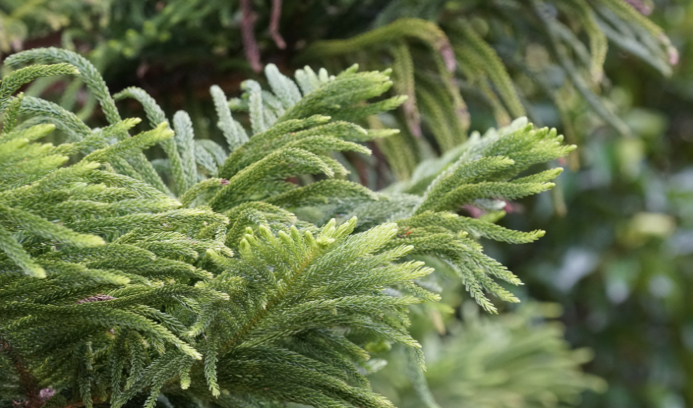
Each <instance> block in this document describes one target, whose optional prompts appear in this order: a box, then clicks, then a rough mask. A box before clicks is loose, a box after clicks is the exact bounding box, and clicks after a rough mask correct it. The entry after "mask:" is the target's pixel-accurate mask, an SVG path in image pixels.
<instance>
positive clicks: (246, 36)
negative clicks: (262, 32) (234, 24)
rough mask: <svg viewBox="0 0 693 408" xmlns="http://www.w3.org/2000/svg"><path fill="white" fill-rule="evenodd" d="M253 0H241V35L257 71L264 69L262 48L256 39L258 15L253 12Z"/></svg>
mask: <svg viewBox="0 0 693 408" xmlns="http://www.w3.org/2000/svg"><path fill="white" fill-rule="evenodd" d="M250 1H251V0H241V14H242V15H243V18H242V19H241V37H242V38H243V48H244V49H245V56H246V58H248V62H250V67H251V68H252V69H253V71H255V72H260V71H262V64H260V49H259V48H258V46H257V41H255V19H256V18H257V15H256V14H255V13H254V12H253V8H252V5H251V4H250Z"/></svg>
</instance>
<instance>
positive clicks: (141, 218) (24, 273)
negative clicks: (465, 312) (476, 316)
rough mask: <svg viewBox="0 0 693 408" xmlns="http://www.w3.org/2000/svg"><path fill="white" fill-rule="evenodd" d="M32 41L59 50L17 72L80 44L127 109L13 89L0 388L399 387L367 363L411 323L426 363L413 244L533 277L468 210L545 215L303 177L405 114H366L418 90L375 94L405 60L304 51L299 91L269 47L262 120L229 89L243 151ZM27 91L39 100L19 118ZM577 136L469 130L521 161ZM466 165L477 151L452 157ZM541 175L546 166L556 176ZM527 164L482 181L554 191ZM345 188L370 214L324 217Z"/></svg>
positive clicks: (136, 395) (241, 392)
mask: <svg viewBox="0 0 693 408" xmlns="http://www.w3.org/2000/svg"><path fill="white" fill-rule="evenodd" d="M31 61H35V62H41V63H48V64H56V65H48V66H44V65H31V66H29V67H27V68H23V69H20V70H17V71H15V72H14V73H12V74H10V75H9V76H7V77H6V78H5V80H4V81H3V84H2V89H3V90H5V89H8V90H10V89H16V86H15V85H14V84H18V83H23V82H24V81H25V78H27V77H29V78H32V77H34V76H36V75H38V74H34V72H38V73H39V74H40V73H44V74H53V73H56V72H60V73H63V72H69V73H73V74H75V73H77V71H75V70H74V68H71V65H66V64H74V65H75V66H77V67H78V69H79V71H78V75H79V76H80V78H81V80H82V81H84V83H85V84H87V86H89V87H90V89H92V90H93V92H94V94H95V95H96V98H97V99H98V100H99V102H100V103H101V105H102V108H103V109H104V112H105V113H106V118H107V119H108V120H109V122H110V126H107V127H104V128H101V129H91V128H89V127H88V126H87V125H86V124H84V123H83V122H81V120H80V119H79V118H77V117H76V116H74V115H72V114H70V113H69V112H67V111H65V110H63V109H62V108H59V107H57V106H56V105H54V104H52V103H51V102H47V101H42V100H40V99H36V98H27V97H24V98H21V97H18V98H17V99H16V100H17V101H18V102H16V103H15V102H11V103H9V104H7V108H6V120H7V122H6V123H9V124H10V126H11V127H14V129H13V130H12V131H10V132H7V133H4V134H3V135H2V137H1V138H0V155H2V158H3V160H2V163H3V164H2V166H1V167H0V171H1V172H2V173H1V174H2V177H0V180H2V182H1V184H0V188H2V194H0V214H1V215H2V216H1V217H0V226H1V227H0V239H1V241H0V244H1V246H0V248H2V253H1V255H0V270H1V271H2V274H1V275H0V316H1V317H0V341H1V342H2V350H3V354H2V357H1V358H0V375H1V376H2V378H5V379H9V384H10V386H9V387H4V388H3V389H2V391H1V392H2V394H0V398H2V399H3V401H10V400H20V401H25V403H26V404H27V406H34V405H39V404H43V403H44V402H46V400H47V399H48V398H51V397H47V396H46V394H45V393H44V394H42V393H41V392H39V390H42V389H49V390H52V391H51V392H57V393H58V394H59V396H56V397H52V398H51V401H52V402H51V403H52V404H55V405H56V406H67V405H70V404H73V403H76V402H77V401H81V403H82V404H84V405H85V406H86V407H91V406H94V405H98V404H102V403H110V405H111V406H113V407H121V406H124V405H128V404H137V401H140V402H139V403H142V401H144V405H145V406H146V407H153V406H154V405H156V404H157V401H158V400H159V399H160V398H166V399H168V400H169V401H171V402H172V403H178V404H189V403H193V402H195V403H203V404H212V405H215V406H239V405H245V404H247V403H261V402H262V401H265V402H268V403H272V404H274V403H278V402H297V403H302V404H309V405H314V406H335V407H337V406H345V407H346V406H362V407H384V406H391V405H390V403H389V402H388V401H387V400H385V399H384V398H382V397H381V396H378V395H377V394H375V393H373V392H372V391H370V390H369V389H368V388H367V387H366V385H367V381H366V379H365V377H364V376H363V374H364V373H368V372H369V370H370V369H369V365H368V364H367V359H368V353H367V352H366V350H365V349H364V348H363V347H365V346H366V345H368V344H371V343H377V342H392V343H399V344H402V345H405V346H407V347H409V348H411V349H412V350H413V353H414V354H415V355H418V357H417V358H416V360H417V363H416V366H417V367H419V370H420V369H421V367H422V364H423V357H422V355H421V353H420V346H419V345H418V343H417V342H416V341H415V340H413V339H412V338H411V337H410V335H409V334H408V332H407V325H408V319H407V316H406V313H407V311H408V306H410V305H413V304H415V303H420V302H423V301H434V300H436V299H438V296H437V295H435V294H433V293H431V292H429V291H428V290H427V289H425V287H424V286H421V283H420V280H421V279H423V278H424V277H426V276H427V275H428V274H430V273H431V271H432V269H430V268H427V267H424V264H423V263H422V262H420V261H415V260H413V259H411V257H410V256H411V255H414V254H422V253H426V254H432V255H436V256H441V257H443V258H446V259H448V260H449V261H450V262H452V263H453V264H454V265H456V266H458V267H460V268H462V267H465V268H467V269H464V270H462V269H461V271H462V272H461V274H462V275H461V276H462V278H463V280H464V281H465V283H466V284H467V285H468V286H469V287H470V291H472V294H473V295H474V296H475V297H476V298H477V299H478V300H479V301H480V302H481V303H482V304H483V305H484V306H485V307H486V308H487V309H489V310H493V306H492V305H491V304H490V303H489V302H488V301H487V300H486V299H485V298H484V297H483V294H482V293H481V288H486V289H487V290H489V291H491V292H492V293H494V294H497V295H501V298H504V299H506V300H514V298H513V297H512V296H511V295H510V294H509V292H506V291H504V290H502V289H501V288H500V287H498V286H497V285H496V284H495V283H493V281H491V278H490V277H489V275H488V274H493V275H497V276H498V277H500V278H501V279H506V280H510V281H511V282H514V283H518V282H519V281H518V280H517V279H516V278H515V277H514V276H513V275H511V274H510V273H509V272H507V271H506V270H505V269H504V268H503V267H502V266H500V264H498V263H496V262H495V261H493V260H491V259H490V258H488V257H486V256H485V255H483V254H482V253H481V252H480V247H479V246H478V244H476V243H474V241H472V240H470V239H469V238H467V237H466V232H464V231H465V230H469V231H476V232H477V233H479V234H482V235H483V234H486V235H487V236H493V237H498V238H500V239H505V240H514V241H518V242H519V241H527V240H531V239H534V238H536V237H537V236H538V235H539V234H537V233H532V234H529V235H526V234H522V233H518V232H510V231H507V230H504V229H501V228H500V227H497V226H495V225H493V224H490V223H484V222H480V221H478V220H469V221H461V220H460V217H458V216H457V215H455V214H454V213H452V212H448V211H447V210H449V209H452V208H453V207H454V206H453V205H452V202H451V201H450V205H446V206H445V208H431V209H427V210H426V211H422V212H416V208H420V207H421V206H423V205H426V203H427V199H426V198H424V199H419V198H417V197H415V196H411V197H412V198H414V199H413V200H411V199H410V200H406V199H404V200H401V199H398V198H397V197H396V196H394V195H393V196H392V197H389V196H387V195H382V196H381V195H377V194H375V193H373V192H371V191H369V190H367V189H365V188H363V187H361V186H359V185H357V184H355V183H352V182H348V181H346V180H340V179H333V180H330V179H326V180H322V181H319V182H316V183H312V184H307V185H302V186H299V185H296V184H293V183H291V182H289V181H287V180H289V179H290V178H292V177H297V176H303V175H317V174H322V175H324V176H326V177H328V178H331V177H334V176H337V175H342V174H346V173H347V170H346V169H345V168H344V167H343V166H342V165H341V164H340V163H339V162H338V161H337V160H335V159H334V158H332V157H331V152H334V151H345V150H352V151H356V152H361V153H368V152H369V150H368V149H366V148H365V147H363V146H362V145H360V144H358V142H362V141H367V140H371V139H373V138H375V137H385V136H388V135H391V134H392V133H393V132H390V131H368V130H365V129H363V128H361V127H359V126H358V125H356V124H354V123H353V122H351V121H353V120H360V119H362V118H364V117H366V116H369V115H372V114H376V113H378V112H381V111H383V110H386V109H392V108H393V107H396V106H397V105H399V104H400V103H401V102H402V98H400V97H394V98H390V99H385V100H381V101H379V102H375V103H371V104H365V103H364V101H366V100H367V99H370V98H373V97H377V96H379V95H380V94H382V93H383V92H385V91H386V90H387V89H388V88H389V87H390V86H391V82H390V81H389V78H388V74H389V73H388V72H384V73H379V72H365V73H358V72H356V67H353V68H351V69H349V70H347V71H345V72H343V73H341V74H339V75H337V76H335V77H329V76H326V75H324V74H320V76H317V75H315V74H314V73H312V71H310V70H308V69H306V70H305V71H301V72H300V73H299V74H298V75H297V76H298V77H299V78H302V81H303V84H302V86H301V88H302V90H303V93H301V91H300V90H299V87H298V86H297V85H296V84H295V83H294V82H293V81H291V80H290V79H289V78H287V77H284V76H283V75H282V74H280V73H279V72H278V71H277V70H276V68H275V67H273V66H269V67H268V68H267V76H268V79H269V83H270V86H271V88H272V92H271V93H270V92H267V91H262V90H261V89H260V88H259V85H258V84H256V83H253V82H248V83H247V85H246V89H247V92H246V93H245V94H244V97H243V99H242V100H240V101H238V102H237V103H236V104H235V105H241V106H247V108H248V110H249V113H250V118H251V127H252V129H253V135H252V137H250V138H249V139H246V140H244V139H243V138H242V136H241V135H244V134H245V130H242V127H241V125H240V124H239V123H238V122H236V121H235V120H234V119H233V117H232V116H231V114H230V112H229V111H228V108H227V107H226V106H225V105H224V104H221V103H219V98H220V95H219V94H218V90H213V92H215V93H216V94H217V95H215V98H216V99H217V111H218V113H219V116H220V122H219V126H220V127H221V128H222V130H226V131H227V132H228V133H227V141H228V142H229V146H228V147H229V151H230V152H231V153H230V154H229V155H228V157H226V153H224V152H223V150H221V149H222V148H221V147H220V146H218V145H216V144H212V143H214V142H211V141H198V143H193V140H194V138H193V135H192V128H191V124H190V120H189V118H188V116H187V115H186V114H185V113H182V112H179V113H177V114H176V115H175V116H174V128H175V130H177V131H178V132H179V133H178V134H177V135H175V136H174V131H173V130H172V129H170V125H169V121H168V120H167V119H166V116H165V114H164V113H163V110H162V109H161V108H160V107H158V105H156V103H155V101H154V100H153V99H152V98H151V97H149V96H148V95H147V94H146V93H145V92H144V91H142V90H141V89H136V88H129V89H126V90H125V91H123V92H121V93H119V94H118V95H116V99H121V98H125V97H131V98H135V99H137V100H138V101H139V102H140V103H141V104H142V105H143V106H144V110H145V112H146V114H147V117H148V118H149V121H150V127H151V128H152V129H151V130H147V131H144V132H141V133H138V134H135V135H134V136H130V135H129V133H130V131H131V130H132V129H133V127H134V126H135V125H136V124H138V123H139V122H140V120H139V119H125V120H122V119H121V117H120V114H119V112H118V110H117V108H116V106H115V103H114V99H113V98H112V97H111V95H110V92H109V91H108V89H107V87H106V85H105V83H104V82H103V80H102V79H101V77H100V76H99V75H98V72H96V71H95V69H94V68H93V66H91V65H90V64H89V63H88V62H87V61H86V60H84V59H82V58H81V57H79V56H77V55H75V54H73V53H70V52H67V51H64V50H58V49H36V50H31V51H26V52H23V53H19V54H15V55H13V56H12V57H11V58H9V59H8V61H7V62H8V64H11V65H13V66H17V65H20V64H23V63H29V62H31ZM27 73H30V74H27ZM27 75H28V76H27ZM6 83H7V84H9V85H7V86H5V84H6ZM6 93H7V96H8V97H9V91H8V92H6ZM221 96H223V95H221ZM223 98H224V99H225V97H223ZM13 101H14V100H13ZM245 101H247V105H245V104H244V102H245ZM232 105H233V103H232ZM10 109H13V110H12V111H10ZM282 110H283V112H282ZM18 112H21V113H23V114H24V115H26V114H29V117H28V118H27V117H26V116H21V117H20V119H24V120H23V121H21V120H20V121H19V122H18V124H17V125H16V126H15V125H14V123H15V122H16V121H17V113H18ZM325 114H330V115H331V116H326V115H325ZM42 121H43V122H57V123H61V126H57V127H58V128H59V129H60V130H61V131H62V133H63V134H64V136H65V138H66V139H67V140H68V142H67V143H63V144H59V145H57V146H55V145H53V144H50V143H39V142H38V141H37V140H38V139H40V138H42V137H46V136H47V135H48V134H49V133H50V132H51V131H53V130H54V129H55V128H56V126H54V125H51V124H36V122H42ZM258 123H260V124H258ZM559 141H560V138H557V137H556V136H555V134H553V133H550V132H548V131H544V130H541V131H534V130H533V129H532V128H531V127H530V126H528V127H524V128H522V129H520V130H519V131H517V132H514V133H512V135H511V136H510V137H507V138H496V139H493V140H492V139H478V140H475V141H474V142H470V145H469V151H470V152H475V154H478V155H479V156H480V158H479V159H477V160H480V161H482V162H483V161H485V160H487V159H488V160H493V157H491V156H495V155H498V157H505V155H508V156H512V157H514V158H515V161H513V160H511V159H510V158H504V159H502V161H503V163H504V164H505V167H503V168H498V169H496V170H494V171H491V172H480V174H479V178H478V180H479V181H481V180H484V179H486V178H488V179H494V180H495V179H497V180H509V179H511V178H512V177H514V176H515V175H516V174H517V172H519V171H521V170H523V169H524V168H526V167H527V166H529V165H530V164H532V163H534V162H533V161H531V160H526V159H525V160H524V161H523V160H521V159H522V158H523V157H525V156H527V155H529V154H531V155H535V156H537V157H539V158H542V157H543V160H547V159H550V158H552V157H553V156H558V155H561V154H565V153H566V152H567V151H568V150H570V148H562V147H560V145H559V144H557V142H559ZM205 142H207V143H205ZM156 144H159V145H161V146H162V147H163V148H164V151H165V152H166V153H167V155H168V158H167V159H166V162H165V163H167V165H165V166H163V167H161V168H162V169H163V170H164V171H163V173H161V174H157V173H156V172H155V171H154V167H152V164H151V163H150V162H149V160H147V159H146V157H145V156H144V155H143V153H142V150H143V149H146V148H148V147H150V146H153V145H156ZM535 145H536V146H535ZM200 146H211V148H210V149H211V150H210V149H208V151H211V152H213V153H210V154H215V155H218V154H221V155H223V156H224V160H223V162H222V163H221V164H220V165H218V168H217V169H216V172H215V173H216V174H211V175H218V176H221V177H224V178H216V177H209V175H210V174H209V172H208V169H207V168H206V167H207V166H205V165H204V163H202V161H201V160H199V156H198V155H197V150H198V148H199V147H200ZM180 147H183V149H181V148H180ZM187 149H191V150H194V151H189V150H187ZM214 149H217V150H216V151H215V150H214ZM538 152H541V153H542V154H544V156H542V155H541V154H537V153H538ZM523 154H524V156H523ZM465 160H466V159H465ZM463 165H464V160H462V159H460V160H459V161H458V162H457V163H456V164H455V166H457V167H461V166H463ZM190 166H192V167H193V168H190ZM481 167H484V166H481ZM455 168H456V167H455ZM162 176H163V178H162ZM528 177H529V178H531V179H532V183H533V182H535V181H537V180H538V179H543V178H542V177H541V175H538V176H537V175H535V176H528ZM164 179H170V180H172V183H173V184H174V185H175V188H171V189H169V188H168V187H167V186H166V184H165V183H164V181H163V180H164ZM525 179H526V178H525ZM535 179H537V180H535ZM198 180H200V181H198ZM445 180H446V179H445V178H444V177H443V178H442V179H441V180H440V181H438V182H436V183H434V184H433V186H432V187H431V191H434V192H439V193H443V194H445V192H446V191H445V190H447V191H449V192H455V191H456V188H459V187H461V186H462V185H464V184H465V183H469V182H470V180H466V179H460V180H458V182H452V183H451V182H447V181H445ZM519 180H520V181H521V180H523V179H522V178H521V179H519ZM499 183H503V182H499ZM525 184H528V185H525ZM529 184H531V183H523V182H519V183H517V184H516V185H515V184H513V185H511V186H506V185H505V184H503V186H504V187H503V188H502V189H496V190H494V189H493V188H491V189H481V190H479V191H478V192H477V193H475V194H476V195H474V197H475V199H476V198H482V196H483V197H487V196H488V197H489V198H490V197H493V196H495V195H496V194H499V193H503V194H511V195H512V194H532V193H534V192H536V191H537V189H536V188H534V187H533V186H529ZM175 192H178V194H180V198H179V199H178V198H175V195H174V193H175ZM397 201H401V203H406V204H407V205H409V204H411V203H414V204H415V205H414V206H409V207H408V208H407V210H408V211H409V213H408V214H407V215H406V216H403V217H400V218H397V219H390V220H386V219H380V218H382V217H380V218H377V217H374V216H372V215H368V211H367V207H368V205H374V206H375V207H378V206H379V207H381V208H383V209H385V208H387V207H389V208H390V209H392V208H393V206H394V208H396V207H397V206H398V205H402V204H401V203H397ZM463 202H464V200H463V201H462V202H461V203H463ZM345 203H348V204H349V205H351V206H352V210H353V211H352V212H354V213H364V218H365V219H366V220H367V224H369V225H365V224H366V223H361V224H360V225H359V224H358V223H357V221H356V218H349V219H348V220H347V219H344V218H343V217H339V218H340V222H339V225H337V222H336V221H335V219H332V220H331V221H326V222H319V223H311V222H309V221H310V220H309V219H307V218H305V217H302V216H301V215H300V212H301V210H302V209H303V210H305V209H308V208H310V206H311V205H312V206H315V205H321V206H323V207H324V206H328V207H329V206H330V205H338V206H342V210H340V213H341V212H343V210H344V207H343V206H344V204H345ZM461 203H459V204H461ZM363 206H365V208H363ZM290 211H294V212H296V213H297V215H294V214H293V213H292V212H290ZM304 212H305V211H304ZM383 214H385V213H383ZM402 214H404V213H402ZM319 225H324V226H323V227H319ZM405 230H406V231H408V232H407V233H405V235H404V236H402V235H401V234H402V233H403V232H404V231H405ZM409 232H411V236H410V233H409ZM463 254H464V255H465V257H463ZM468 255H471V257H469V258H467V257H466V256H468ZM470 263H472V264H473V265H470ZM39 332H40V334H38V333H39ZM162 396H165V397H162ZM53 398H54V399H53Z"/></svg>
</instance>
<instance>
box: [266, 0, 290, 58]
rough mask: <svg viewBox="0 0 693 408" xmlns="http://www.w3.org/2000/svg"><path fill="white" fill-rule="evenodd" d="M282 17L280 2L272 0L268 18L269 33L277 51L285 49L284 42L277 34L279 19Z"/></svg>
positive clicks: (280, 0)
mask: <svg viewBox="0 0 693 408" xmlns="http://www.w3.org/2000/svg"><path fill="white" fill-rule="evenodd" d="M281 16H282V0H272V14H271V16H270V26H269V32H270V35H271V36H272V39H273V40H274V43H275V44H277V47H279V49H282V50H283V49H284V48H286V42H285V41H284V39H283V38H282V36H281V34H279V18H280V17H281Z"/></svg>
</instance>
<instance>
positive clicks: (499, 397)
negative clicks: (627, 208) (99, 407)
mask: <svg viewBox="0 0 693 408" xmlns="http://www.w3.org/2000/svg"><path fill="white" fill-rule="evenodd" d="M558 309H559V307H558V305H555V304H539V303H527V304H523V305H522V306H521V307H520V308H519V309H518V310H517V311H516V312H515V313H508V314H505V315H503V316H498V317H494V318H489V317H486V316H479V314H478V309H477V308H476V307H475V306H474V305H472V304H465V305H463V308H462V311H463V313H462V315H463V316H462V318H463V321H462V322H459V323H456V324H455V323H453V324H451V325H450V333H449V334H448V336H446V337H444V338H443V339H442V340H440V339H438V338H432V337H430V336H429V337H428V338H426V340H424V342H423V346H424V351H426V356H427V357H428V358H427V361H428V371H427V372H426V379H427V380H428V383H429V385H430V388H431V392H432V395H433V396H434V397H435V400H436V401H437V403H438V404H439V405H438V406H440V407H443V408H445V407H485V408H496V407H497V408H510V407H561V406H566V405H577V404H578V403H579V400H580V393H581V392H582V390H583V389H585V388H590V389H594V390H603V389H604V388H605V387H606V384H605V383H604V382H603V381H602V380H600V379H598V378H596V377H593V376H585V375H583V374H582V373H581V372H580V370H579V366H580V364H582V363H584V362H585V361H588V360H590V359H591V355H590V354H591V352H590V351H589V350H586V349H580V350H571V349H570V347H569V345H568V343H567V342H566V341H565V340H564V339H563V331H564V329H563V327H562V326H561V324H560V323H558V322H556V321H554V320H553V318H555V317H557V315H558V314H559V313H557V312H558V311H559V310H558ZM397 361H401V360H395V363H394V364H392V365H391V366H388V367H387V368H385V369H383V370H382V371H381V372H379V373H378V374H377V375H375V376H374V378H373V380H372V382H373V384H374V388H375V389H376V390H379V391H381V392H383V393H384V394H385V395H387V396H389V397H390V398H391V399H392V400H393V401H394V402H395V403H396V404H397V405H398V406H401V407H416V406H420V405H419V400H418V398H417V396H416V392H415V391H414V387H415V385H414V384H413V383H412V382H411V380H410V379H408V378H407V377H406V376H404V375H403V373H405V372H407V368H406V367H401V366H398V365H396V362H397Z"/></svg>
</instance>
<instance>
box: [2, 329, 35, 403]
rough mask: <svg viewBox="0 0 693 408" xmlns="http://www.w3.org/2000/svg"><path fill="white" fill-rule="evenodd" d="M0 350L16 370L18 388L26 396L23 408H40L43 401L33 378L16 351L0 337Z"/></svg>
mask: <svg viewBox="0 0 693 408" xmlns="http://www.w3.org/2000/svg"><path fill="white" fill-rule="evenodd" d="M0 349H2V351H3V352H5V353H6V354H7V355H8V356H9V357H10V361H11V362H12V364H13V365H14V367H15V368H16V369H17V373H18V374H19V383H20V386H21V387H22V389H24V393H25V394H26V402H25V403H24V406H25V407H26V408H39V407H41V406H42V405H43V403H44V402H45V400H44V399H43V398H41V390H40V389H39V387H38V385H37V383H36V380H35V379H34V377H33V376H32V375H31V373H29V371H28V370H27V369H26V365H25V364H24V363H23V362H22V359H21V358H20V357H19V355H18V354H17V352H16V350H15V349H13V348H12V346H11V345H10V343H9V342H8V341H7V340H6V339H5V338H3V337H0Z"/></svg>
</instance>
